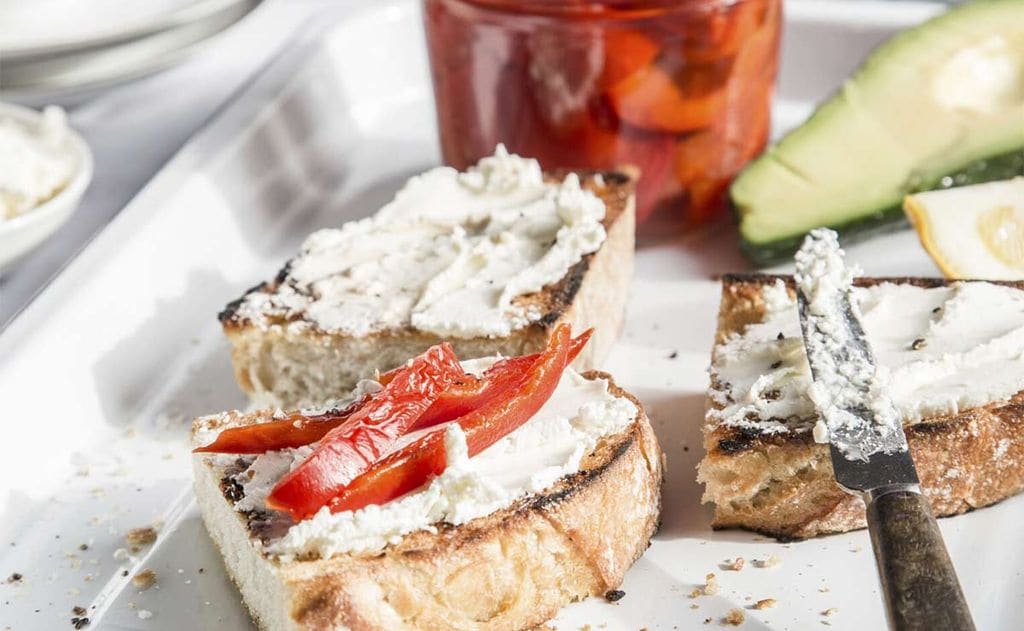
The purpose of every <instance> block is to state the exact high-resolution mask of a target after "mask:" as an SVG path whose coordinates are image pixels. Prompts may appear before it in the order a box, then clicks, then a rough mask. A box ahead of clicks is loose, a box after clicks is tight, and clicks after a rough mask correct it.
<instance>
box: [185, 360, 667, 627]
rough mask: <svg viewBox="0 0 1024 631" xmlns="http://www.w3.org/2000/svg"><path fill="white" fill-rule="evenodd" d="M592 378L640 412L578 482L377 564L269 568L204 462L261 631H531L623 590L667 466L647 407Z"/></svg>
mask: <svg viewBox="0 0 1024 631" xmlns="http://www.w3.org/2000/svg"><path fill="white" fill-rule="evenodd" d="M585 376H586V377H587V378H590V379H594V378H605V379H608V380H609V382H610V391H611V392H612V393H613V394H615V395H616V396H621V397H626V398H628V399H630V400H631V401H633V402H634V403H635V404H636V405H637V410H638V413H637V416H636V418H635V419H634V420H633V422H632V423H631V424H630V425H629V426H628V427H627V428H626V429H625V430H624V431H622V432H620V433H618V434H616V435H613V436H610V437H607V438H606V439H604V440H603V441H602V442H601V443H600V444H599V445H598V447H597V448H596V449H595V451H594V452H592V453H591V454H590V455H588V456H587V457H585V458H584V460H583V462H582V464H581V468H580V471H579V472H577V473H576V474H573V475H570V476H566V477H565V478H563V479H562V480H560V481H559V482H558V483H557V484H555V485H554V486H553V487H551V488H550V489H548V490H547V491H545V492H544V493H542V494H536V495H531V496H528V497H526V498H524V499H522V500H520V501H518V502H517V503H515V504H513V505H512V506H510V507H508V508H506V509H503V510H501V511H498V512H497V513H493V514H491V515H488V516H485V517H481V518H479V519H475V520H472V521H470V522H468V523H466V524H463V525H461V526H445V527H442V528H440V529H439V531H438V532H437V533H436V534H432V533H429V532H425V531H421V532H417V533H413V534H411V535H408V536H406V537H405V538H404V539H403V540H402V541H401V542H400V543H399V544H398V545H395V546H390V547H388V548H387V549H385V550H384V551H383V552H382V553H380V554H377V555H368V556H351V555H347V556H341V557H334V558H332V559H327V560H312V561H292V562H278V561H274V560H270V559H268V558H267V557H265V556H263V554H262V553H261V552H260V551H259V550H258V549H257V548H255V547H254V546H253V545H252V544H251V543H250V540H249V534H248V528H247V526H246V520H245V517H244V516H243V515H241V514H239V513H237V512H235V511H234V510H233V509H232V508H231V506H230V504H229V502H228V501H227V500H225V498H224V496H223V495H222V493H221V491H220V489H219V486H218V481H217V480H215V479H212V478H211V476H212V475H214V474H213V473H212V471H213V469H212V468H211V467H209V466H208V465H206V464H205V462H204V460H203V458H202V457H196V458H195V460H194V466H195V471H196V487H197V495H198V497H199V504H200V508H201V509H202V512H203V517H204V521H205V522H206V524H207V528H208V530H209V532H210V534H211V536H212V538H213V539H214V541H215V542H216V544H217V546H218V547H219V548H220V550H221V553H222V555H223V556H224V559H225V564H226V566H227V569H228V572H229V574H230V575H231V576H232V578H233V580H234V581H235V582H236V584H237V585H238V586H239V588H240V590H241V592H242V596H243V600H244V601H245V603H246V606H247V607H249V609H250V612H251V613H252V614H253V618H254V620H255V621H256V623H257V625H258V626H259V627H260V628H261V629H263V630H264V631H279V630H282V629H305V630H327V629H353V630H358V631H364V630H365V631H370V630H382V629H388V630H391V629H395V630H401V629H474V630H475V629H508V630H513V629H527V628H532V627H535V626H538V625H540V624H542V623H543V622H544V621H546V620H548V619H550V618H551V617H552V616H554V615H555V613H556V612H557V611H558V609H559V608H561V607H562V606H564V605H566V604H568V603H570V602H573V601H576V600H580V599H582V598H585V597H587V596H594V595H602V594H604V593H606V592H607V591H609V590H611V589H614V588H616V587H617V586H618V585H620V584H621V582H622V579H623V576H624V574H625V572H626V570H627V569H628V568H629V567H630V566H631V565H632V563H633V562H634V561H635V560H636V559H637V558H639V556H640V555H641V554H642V553H643V552H644V550H646V548H647V546H648V545H649V542H650V538H651V536H652V535H653V534H654V532H655V529H656V527H657V524H658V520H659V515H660V510H661V484H662V480H663V474H664V464H663V456H662V453H661V450H660V448H659V446H658V443H657V440H656V438H655V436H654V433H653V431H652V429H651V426H650V423H649V421H648V419H647V417H646V414H645V413H644V411H643V408H642V406H641V405H640V403H639V402H638V401H637V400H636V399H635V398H634V397H633V396H632V395H630V394H628V393H626V392H625V391H623V390H621V389H620V388H619V387H618V386H616V385H615V384H614V383H613V382H611V378H610V377H609V376H607V375H605V374H604V373H599V372H589V373H586V374H585ZM241 422H245V421H244V420H241ZM211 487H216V488H215V489H214V490H213V491H211ZM610 508H613V510H609V509H610Z"/></svg>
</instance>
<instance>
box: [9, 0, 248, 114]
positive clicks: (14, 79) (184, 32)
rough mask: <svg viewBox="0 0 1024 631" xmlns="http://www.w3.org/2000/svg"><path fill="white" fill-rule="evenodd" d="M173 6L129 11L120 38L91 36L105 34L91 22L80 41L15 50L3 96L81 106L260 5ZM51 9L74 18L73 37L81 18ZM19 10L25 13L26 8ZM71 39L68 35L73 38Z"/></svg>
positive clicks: (224, 1) (243, 1)
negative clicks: (104, 89) (91, 97)
mask: <svg viewBox="0 0 1024 631" xmlns="http://www.w3.org/2000/svg"><path fill="white" fill-rule="evenodd" d="M0 2H2V0H0ZM167 2H168V4H167V5H166V6H165V7H164V9H165V10H164V11H155V10H153V9H155V8H159V7H149V5H148V3H139V2H131V3H128V4H131V5H132V6H133V7H135V8H136V9H138V11H128V12H127V13H128V14H127V15H126V16H124V19H126V20H127V22H126V23H124V24H121V23H120V22H117V21H116V20H115V21H114V22H115V23H116V24H117V25H118V26H117V30H114V31H111V32H109V33H108V32H107V31H103V30H97V31H96V32H93V31H90V30H89V28H92V27H95V28H97V29H99V27H100V26H102V24H101V23H102V20H97V21H96V23H93V22H92V21H87V24H86V28H85V30H84V31H83V32H82V33H81V36H82V39H81V40H77V39H76V40H70V39H69V40H67V41H64V40H60V39H57V40H55V41H54V42H51V43H50V44H47V45H45V46H43V45H41V46H38V47H35V48H16V49H15V53H16V54H12V53H8V52H7V51H0V55H2V56H3V58H4V71H3V73H2V75H0V96H2V97H3V98H4V99H7V100H10V101H16V102H19V103H33V104H41V103H53V102H60V103H65V104H69V103H75V102H80V101H81V100H83V99H84V98H86V97H88V96H89V95H90V94H93V93H95V92H96V91H97V90H98V89H100V88H104V87H109V86H111V85H114V84H116V83H120V82H123V81H127V80H129V79H133V78H137V77H140V76H142V75H145V74H149V73H152V72H155V71H157V70H159V69H161V68H165V67H167V66H169V65H171V64H174V63H176V62H178V61H180V60H181V59H183V58H184V57H186V56H187V55H189V54H192V53H194V52H195V51H196V50H198V49H200V48H201V47H202V46H203V45H205V44H207V43H208V42H209V41H210V40H211V39H212V38H213V37H214V36H216V35H218V34H219V33H221V32H222V31H224V30H225V29H227V28H228V27H230V26H232V25H233V24H235V23H236V22H238V21H239V20H241V19H242V18H243V17H245V16H246V15H248V14H249V13H250V12H251V11H252V10H253V9H254V8H256V6H257V5H259V3H260V0H203V1H199V2H196V1H194V0H193V1H190V2H186V1H184V0H167ZM51 3H52V4H54V5H57V6H54V7H48V8H47V10H49V11H55V10H57V9H60V8H64V9H65V10H66V12H67V13H68V14H69V15H70V16H72V23H71V25H69V26H68V28H69V29H72V28H73V24H74V21H73V18H74V17H75V16H78V13H77V12H76V11H74V10H71V9H70V8H67V7H64V6H63V4H62V3H63V0H53V1H52V2H51ZM101 4H104V10H102V11H99V13H101V14H104V15H106V11H113V12H114V13H117V12H118V11H120V10H121V9H122V8H123V7H122V6H121V5H122V4H123V3H121V2H120V1H117V2H113V3H101ZM107 5H109V6H107ZM0 6H3V5H0ZM75 6H77V4H75ZM15 7H16V8H23V7H21V4H18V5H15ZM172 9H173V10H172ZM20 12H21V11H16V13H20ZM26 13H27V14H28V15H30V16H35V15H38V14H39V12H37V11H36V10H35V7H34V6H33V10H32V11H27V12H26ZM136 13H137V14H136ZM43 15H45V13H44V14H43ZM2 19H3V14H2V13H0V23H4V22H2ZM82 19H84V18H81V19H80V21H81V20H82ZM57 32H58V33H59V30H58V31H57ZM72 32H73V31H72ZM72 32H69V33H68V34H67V35H68V37H70V36H71V35H72ZM61 41H63V42H64V43H60V42H61Z"/></svg>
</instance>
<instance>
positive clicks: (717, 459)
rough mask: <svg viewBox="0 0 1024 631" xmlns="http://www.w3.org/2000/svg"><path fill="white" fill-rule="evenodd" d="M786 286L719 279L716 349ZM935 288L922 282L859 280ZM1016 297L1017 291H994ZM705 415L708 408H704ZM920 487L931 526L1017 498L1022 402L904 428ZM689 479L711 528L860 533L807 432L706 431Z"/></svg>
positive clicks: (853, 511) (1022, 483)
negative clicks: (775, 289)
mask: <svg viewBox="0 0 1024 631" xmlns="http://www.w3.org/2000/svg"><path fill="white" fill-rule="evenodd" d="M778 279H782V280H783V281H784V282H786V283H787V286H788V287H789V289H790V292H791V293H792V292H793V282H792V278H791V277H787V276H773V275H760V274H759V275H730V276H725V277H723V279H722V301H721V307H720V309H719V316H718V330H717V333H716V336H715V345H716V347H717V345H718V344H721V343H722V342H724V341H725V340H726V339H727V338H728V337H730V336H731V335H733V334H736V333H739V332H741V331H742V330H743V328H744V327H745V326H746V325H747V324H749V323H751V322H757V321H760V320H761V318H762V317H763V315H764V308H765V307H764V301H763V299H762V295H761V292H762V289H763V287H764V286H765V285H767V284H772V283H775V282H776V280H778ZM886 282H891V283H900V284H912V285H916V286H919V287H938V286H943V285H948V284H950V282H951V281H946V280H943V279H931V278H861V279H857V280H856V281H855V284H856V285H859V286H871V285H876V284H880V283H886ZM996 284H1002V285H1007V286H1011V287H1015V288H1018V289H1024V283H1015V282H997V283H996ZM708 406H709V407H716V405H715V403H714V402H713V401H711V400H710V399H709V401H708ZM904 429H905V432H906V436H907V443H908V445H909V447H910V451H911V454H912V455H913V457H914V463H915V464H916V466H917V472H918V476H919V477H920V479H921V486H922V488H923V490H924V492H925V495H926V496H927V497H928V499H929V501H930V502H931V506H932V511H933V512H934V513H935V514H936V515H938V516H948V515H956V514H959V513H963V512H966V511H969V510H973V509H975V508H980V507H983V506H988V505H989V504H993V503H995V502H998V501H1000V500H1002V499H1005V498H1007V497H1009V496H1011V495H1014V494H1016V493H1019V492H1020V491H1021V490H1022V489H1024V392H1021V393H1018V394H1017V395H1015V396H1014V397H1013V398H1011V399H1010V400H1009V401H1006V402H1002V403H993V404H990V405H987V406H984V407H980V408H974V409H970V410H966V411H962V412H961V413H959V414H953V415H945V416H939V417H932V418H927V419H924V420H923V421H922V422H920V423H914V424H911V425H907V426H905V428H904ZM704 448H705V457H704V459H703V460H702V461H701V463H700V465H699V467H698V471H699V474H698V479H699V481H701V482H703V483H704V484H705V493H704V498H703V501H704V502H705V503H708V502H711V503H714V504H715V517H714V521H713V523H712V525H713V527H715V528H745V529H748V530H754V531H757V532H760V533H763V534H767V535H771V536H774V537H778V538H782V539H802V538H806V537H813V536H817V535H822V534H828V533H837V532H845V531H848V530H854V529H857V528H864V527H865V525H866V524H865V520H864V506H863V503H862V502H861V501H860V500H859V499H857V498H856V497H854V496H852V495H850V494H848V493H846V492H844V491H843V490H842V489H841V488H840V487H839V486H838V485H837V484H836V482H835V478H834V474H833V471H832V460H831V457H830V455H829V450H828V446H827V445H824V444H818V443H815V442H814V440H813V438H812V437H811V436H810V433H809V432H804V433H801V434H794V433H788V434H762V433H759V432H756V431H750V430H745V429H739V428H734V427H725V426H716V425H713V424H709V423H708V422H705V425H704Z"/></svg>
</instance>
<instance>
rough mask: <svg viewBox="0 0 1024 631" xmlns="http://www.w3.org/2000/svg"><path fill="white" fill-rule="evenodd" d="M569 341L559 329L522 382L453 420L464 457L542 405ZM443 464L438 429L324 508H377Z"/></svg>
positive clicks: (561, 369)
mask: <svg viewBox="0 0 1024 631" xmlns="http://www.w3.org/2000/svg"><path fill="white" fill-rule="evenodd" d="M581 337H582V336H581ZM570 343H571V342H570V339H569V325H567V324H563V325H560V326H559V327H558V328H557V329H556V330H555V332H554V334H553V335H552V336H551V339H550V340H549V343H548V348H547V349H546V350H545V351H544V352H542V353H541V354H540V356H539V357H538V358H537V359H536V360H535V361H534V363H533V365H532V366H530V368H529V370H528V372H527V373H526V374H525V375H524V376H523V378H522V380H520V381H519V382H518V383H514V384H511V385H510V387H509V388H508V390H507V391H506V392H505V393H503V395H502V396H500V397H497V396H496V397H495V398H492V399H491V400H489V401H488V402H487V403H485V404H484V405H482V406H481V407H479V408H477V409H476V410H474V411H472V412H470V413H469V414H466V415H465V416H462V417H460V418H458V419H456V420H455V421H454V422H456V423H458V424H459V425H460V426H461V427H462V430H463V431H464V432H466V443H467V445H468V447H469V455H470V456H474V455H476V454H478V453H480V452H481V451H483V450H484V449H487V448H488V447H490V446H491V445H493V444H494V443H496V442H497V441H498V440H500V439H501V438H503V437H505V436H507V435H508V434H509V433H511V432H512V431H513V430H515V429H517V428H518V427H520V426H521V425H523V424H524V423H525V422H526V421H528V420H530V418H532V417H533V415H534V414H536V413H537V412H538V411H539V410H540V408H541V407H542V406H543V405H544V404H545V403H547V401H548V399H550V398H551V395H552V394H554V392H555V388H557V387H558V382H559V381H560V380H561V377H562V373H563V372H564V371H565V368H566V366H568V365H569V347H570ZM446 466H447V455H446V453H445V446H444V431H443V430H440V429H439V430H437V431H434V432H431V433H430V434H427V435H426V436H423V437H422V438H420V439H419V440H417V441H416V442H414V443H412V444H410V445H407V446H405V447H403V448H401V449H399V450H397V451H395V452H393V453H391V454H389V455H387V456H386V457H384V458H383V459H382V460H381V461H380V462H378V463H376V464H374V465H373V466H372V467H370V469H369V470H368V471H366V472H365V473H363V474H362V475H361V476H359V477H358V478H356V479H355V480H353V481H352V483H351V484H349V485H348V486H347V487H346V488H345V489H344V490H343V491H342V492H341V493H339V494H338V495H337V496H336V497H335V498H333V499H332V500H331V501H330V503H329V504H328V505H329V506H330V509H331V511H332V512H341V511H346V510H355V509H359V508H363V507H364V506H368V505H370V504H383V503H385V502H388V501H391V500H393V499H395V498H397V497H400V496H402V495H404V494H405V493H408V492H409V491H412V490H413V489H416V488H417V487H419V486H421V485H422V484H424V483H425V482H426V481H427V480H429V479H430V478H431V477H432V476H436V475H440V474H441V472H443V471H444V469H445V467H446Z"/></svg>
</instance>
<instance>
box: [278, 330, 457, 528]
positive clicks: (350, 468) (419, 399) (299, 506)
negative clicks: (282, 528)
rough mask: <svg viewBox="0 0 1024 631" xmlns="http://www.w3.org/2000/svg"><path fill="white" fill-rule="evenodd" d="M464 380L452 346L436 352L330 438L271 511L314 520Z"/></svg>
mask: <svg viewBox="0 0 1024 631" xmlns="http://www.w3.org/2000/svg"><path fill="white" fill-rule="evenodd" d="M464 376H465V372H464V371H463V370H462V366H461V365H460V364H459V360H458V358H457V357H456V356H455V352H454V351H453V350H452V347H451V346H450V345H449V344H440V345H438V346H433V347H431V348H430V349H428V350H427V352H425V353H423V354H422V355H420V356H419V357H416V358H415V359H413V360H412V361H411V362H410V363H409V364H407V365H406V366H404V367H402V368H401V369H399V370H398V371H397V372H396V373H395V375H394V377H393V379H391V380H390V382H389V383H388V384H387V385H386V386H384V388H383V389H382V390H381V391H380V392H377V393H376V394H374V395H373V396H372V397H371V398H370V400H369V401H368V402H367V403H366V405H364V406H363V407H361V408H360V409H359V410H358V411H356V412H355V413H354V414H352V416H350V417H349V418H348V419H347V420H346V421H345V422H344V423H342V424H341V425H339V426H338V427H335V428H334V429H332V430H331V431H329V432H328V433H327V434H325V435H324V437H323V439H321V441H320V444H319V445H318V446H317V447H316V449H315V450H314V451H313V453H312V454H310V456H309V457H308V458H306V460H304V461H303V462H302V463H301V464H300V465H299V466H297V467H296V468H295V469H293V470H292V471H291V472H290V473H288V474H286V475H285V476H284V477H283V478H281V480H280V481H279V482H278V483H277V486H275V487H274V490H273V491H271V493H270V496H269V497H268V498H267V506H268V507H269V508H273V509H276V510H281V511H286V512H287V513H289V514H290V515H291V516H292V517H294V518H295V519H304V518H306V517H309V516H310V515H312V514H313V513H315V512H316V511H317V510H319V509H320V507H321V506H323V505H324V504H326V503H327V502H328V500H330V499H331V498H332V497H334V496H335V495H337V494H338V492H339V491H340V490H341V489H343V488H344V487H345V486H346V485H348V484H349V483H350V482H352V480H354V479H355V478H357V477H358V476H359V475H361V474H362V473H364V472H365V471H366V470H367V469H368V468H369V467H370V465H372V464H373V463H374V462H376V461H377V460H378V459H380V458H381V457H382V456H383V455H384V454H386V453H388V452H389V451H390V450H391V449H392V447H393V446H394V444H395V442H396V441H397V440H398V439H399V438H400V437H401V436H402V435H403V434H405V433H406V432H408V431H409V429H410V428H411V427H412V426H413V425H414V424H415V423H416V421H417V420H418V419H419V418H420V416H422V415H423V413H424V412H425V411H426V410H427V408H429V407H430V405H431V404H432V403H433V402H434V401H435V400H437V397H438V396H439V395H440V394H441V393H442V392H444V391H445V390H446V389H448V388H449V387H451V385H452V384H453V383H454V382H455V381H457V380H458V379H460V378H462V377H464Z"/></svg>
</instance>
